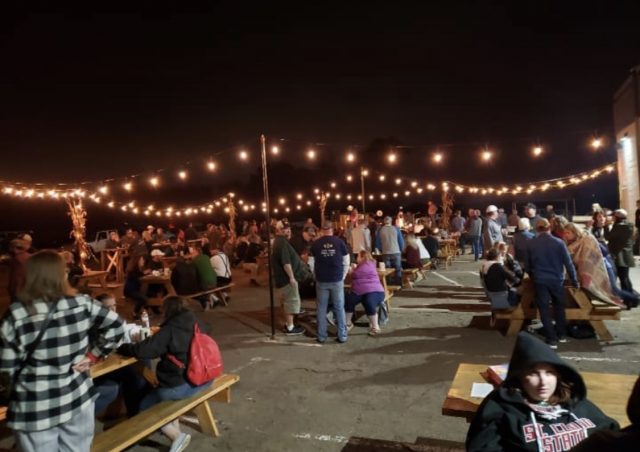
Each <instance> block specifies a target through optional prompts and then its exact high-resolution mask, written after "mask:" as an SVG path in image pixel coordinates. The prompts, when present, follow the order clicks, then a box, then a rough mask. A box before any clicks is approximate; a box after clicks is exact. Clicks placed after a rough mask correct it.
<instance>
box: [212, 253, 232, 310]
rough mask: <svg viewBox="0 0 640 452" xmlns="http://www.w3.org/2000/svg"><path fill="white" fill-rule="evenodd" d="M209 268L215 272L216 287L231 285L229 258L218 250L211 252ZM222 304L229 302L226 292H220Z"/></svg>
mask: <svg viewBox="0 0 640 452" xmlns="http://www.w3.org/2000/svg"><path fill="white" fill-rule="evenodd" d="M210 262H211V266H212V267H213V271H215V272H216V275H217V279H216V284H217V286H218V287H220V286H226V285H228V284H230V283H231V265H230V264H229V258H228V257H227V255H226V254H224V253H223V252H222V251H220V250H213V251H211V259H210ZM222 297H223V299H224V303H225V304H226V303H227V302H228V301H229V298H230V297H229V293H228V292H227V291H224V292H222Z"/></svg>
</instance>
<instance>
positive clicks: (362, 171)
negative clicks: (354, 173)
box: [360, 167, 366, 214]
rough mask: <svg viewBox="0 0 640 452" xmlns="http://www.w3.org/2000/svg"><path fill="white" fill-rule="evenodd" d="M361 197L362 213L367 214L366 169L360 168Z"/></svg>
mask: <svg viewBox="0 0 640 452" xmlns="http://www.w3.org/2000/svg"><path fill="white" fill-rule="evenodd" d="M360 196H362V213H363V214H364V213H365V212H366V210H365V208H364V168H362V167H360Z"/></svg>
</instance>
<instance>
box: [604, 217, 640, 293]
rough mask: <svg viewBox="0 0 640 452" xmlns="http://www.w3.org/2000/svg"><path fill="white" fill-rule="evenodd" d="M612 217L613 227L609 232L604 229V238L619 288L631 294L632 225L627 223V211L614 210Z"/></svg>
mask: <svg viewBox="0 0 640 452" xmlns="http://www.w3.org/2000/svg"><path fill="white" fill-rule="evenodd" d="M613 217H614V223H613V226H612V227H611V229H609V230H606V229H605V233H604V236H605V238H606V239H607V241H608V242H609V245H608V246H609V252H610V253H611V256H612V257H613V260H614V262H615V264H616V271H617V273H618V278H619V279H620V288H621V289H622V290H626V291H628V292H633V285H632V284H631V280H630V279H629V268H631V267H635V266H636V263H635V259H634V257H633V225H632V224H631V223H629V222H628V221H627V211H626V210H624V209H618V210H616V211H615V212H614V213H613Z"/></svg>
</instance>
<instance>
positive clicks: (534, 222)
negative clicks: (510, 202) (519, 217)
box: [524, 202, 542, 231]
mask: <svg viewBox="0 0 640 452" xmlns="http://www.w3.org/2000/svg"><path fill="white" fill-rule="evenodd" d="M537 211H538V210H537V208H536V205H535V204H534V203H532V202H529V203H527V204H526V205H525V206H524V216H525V218H528V219H529V224H531V228H532V229H533V230H534V231H537V230H538V221H540V220H542V217H541V216H540V215H538V214H537Z"/></svg>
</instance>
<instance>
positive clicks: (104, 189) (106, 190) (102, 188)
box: [98, 185, 109, 195]
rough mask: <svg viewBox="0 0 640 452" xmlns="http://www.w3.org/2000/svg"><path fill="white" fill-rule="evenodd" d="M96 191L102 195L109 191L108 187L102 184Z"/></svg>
mask: <svg viewBox="0 0 640 452" xmlns="http://www.w3.org/2000/svg"><path fill="white" fill-rule="evenodd" d="M98 191H99V192H100V193H102V194H103V195H106V194H107V193H109V187H107V186H106V185H103V186H102V187H100V188H99V189H98Z"/></svg>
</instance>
